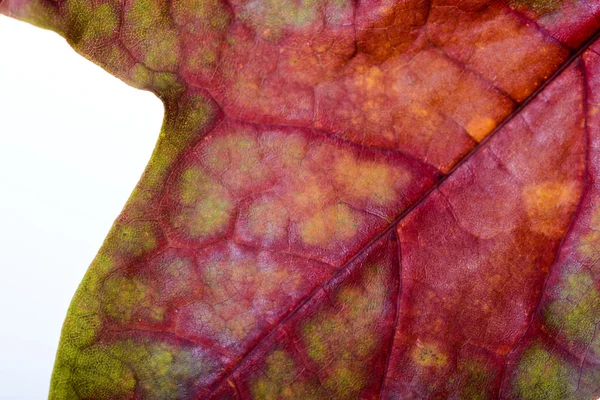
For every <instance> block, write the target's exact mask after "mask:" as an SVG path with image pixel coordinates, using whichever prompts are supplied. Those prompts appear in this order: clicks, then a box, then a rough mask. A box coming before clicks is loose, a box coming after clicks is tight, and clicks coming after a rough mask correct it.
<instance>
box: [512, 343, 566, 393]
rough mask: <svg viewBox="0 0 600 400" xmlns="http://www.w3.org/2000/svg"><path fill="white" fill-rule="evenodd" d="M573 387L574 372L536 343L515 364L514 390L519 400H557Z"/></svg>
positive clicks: (560, 359) (563, 361) (557, 357)
mask: <svg viewBox="0 0 600 400" xmlns="http://www.w3.org/2000/svg"><path fill="white" fill-rule="evenodd" d="M576 386H577V370H576V368H575V367H574V366H572V365H570V364H569V363H568V362H567V361H565V360H563V359H562V358H560V357H559V356H557V355H554V354H551V353H550V352H548V350H546V349H545V348H544V347H542V345H540V344H533V345H532V346H531V347H530V348H528V349H527V350H526V351H525V352H524V353H523V355H522V356H521V359H520V361H519V364H518V366H517V371H516V377H515V380H514V390H515V392H516V394H517V395H518V396H519V398H521V399H522V400H540V399H544V400H561V399H565V398H567V396H568V395H569V394H570V393H572V392H573V391H574V390H575V389H576Z"/></svg>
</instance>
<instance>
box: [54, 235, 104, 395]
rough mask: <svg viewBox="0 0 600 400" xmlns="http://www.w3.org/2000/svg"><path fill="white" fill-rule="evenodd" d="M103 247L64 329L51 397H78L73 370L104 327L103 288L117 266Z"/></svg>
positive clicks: (71, 307) (73, 304)
mask: <svg viewBox="0 0 600 400" xmlns="http://www.w3.org/2000/svg"><path fill="white" fill-rule="evenodd" d="M107 250H108V248H107V245H106V244H105V246H104V247H103V249H102V250H101V251H100V253H99V254H98V256H96V259H95V260H94V262H93V263H92V265H91V266H90V268H89V270H88V272H87V273H86V274H85V276H84V278H83V280H82V282H81V284H80V285H79V288H78V289H77V292H76V293H75V296H74V297H73V301H72V302H71V305H70V306H69V311H68V313H67V318H66V319H65V323H64V325H63V328H62V333H61V340H60V345H59V348H58V353H57V356H56V362H55V365H54V371H53V377H52V384H51V387H50V398H56V399H61V400H62V399H71V398H78V397H77V395H76V393H75V392H74V390H73V387H72V386H71V384H70V382H71V370H72V367H73V365H75V362H76V359H77V357H78V354H79V352H80V350H81V349H82V348H84V347H86V346H89V345H90V344H92V343H93V342H94V340H95V339H96V335H97V333H98V331H99V330H100V328H101V320H100V316H99V315H100V300H99V299H100V287H101V285H102V282H103V280H104V277H105V276H106V274H107V273H108V272H109V271H111V270H113V269H114V262H113V261H112V259H111V258H110V257H109V256H108V255H106V253H107Z"/></svg>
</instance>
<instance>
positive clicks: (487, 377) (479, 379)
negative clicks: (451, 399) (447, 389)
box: [459, 361, 494, 400]
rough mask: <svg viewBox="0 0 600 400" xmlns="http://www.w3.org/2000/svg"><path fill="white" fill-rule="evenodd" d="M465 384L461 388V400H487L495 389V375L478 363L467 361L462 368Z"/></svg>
mask: <svg viewBox="0 0 600 400" xmlns="http://www.w3.org/2000/svg"><path fill="white" fill-rule="evenodd" d="M460 372H461V375H462V376H463V378H464V384H463V385H461V388H460V396H459V399H460V400H485V399H487V398H489V393H490V388H491V387H493V380H494V375H493V374H491V373H490V372H489V371H488V370H487V369H486V367H485V365H484V364H483V363H481V362H478V361H467V362H465V363H464V364H462V365H461V367H460Z"/></svg>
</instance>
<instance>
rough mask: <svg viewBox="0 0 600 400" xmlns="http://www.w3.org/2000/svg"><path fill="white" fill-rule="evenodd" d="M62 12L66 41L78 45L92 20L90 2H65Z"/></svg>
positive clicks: (68, 0) (77, 0) (81, 0)
mask: <svg viewBox="0 0 600 400" xmlns="http://www.w3.org/2000/svg"><path fill="white" fill-rule="evenodd" d="M63 10H64V13H65V17H66V23H67V25H68V32H67V40H68V41H69V42H71V43H74V44H78V43H79V41H80V40H81V38H82V36H83V35H84V33H85V30H86V29H87V26H88V24H89V23H90V21H91V20H92V18H93V7H92V2H91V0H66V1H65V2H64V5H63Z"/></svg>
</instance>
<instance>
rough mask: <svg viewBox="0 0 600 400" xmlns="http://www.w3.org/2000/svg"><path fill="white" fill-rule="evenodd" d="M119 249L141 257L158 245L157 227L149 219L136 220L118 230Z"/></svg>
mask: <svg viewBox="0 0 600 400" xmlns="http://www.w3.org/2000/svg"><path fill="white" fill-rule="evenodd" d="M117 239H118V240H119V249H120V250H122V251H123V252H124V253H125V254H127V255H131V256H134V257H140V256H143V255H146V254H148V253H150V252H151V251H153V250H154V249H155V248H156V246H157V244H158V243H157V238H156V235H155V227H154V225H153V223H152V222H149V221H134V222H131V223H129V224H127V225H123V226H121V227H120V229H118V230H117Z"/></svg>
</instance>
